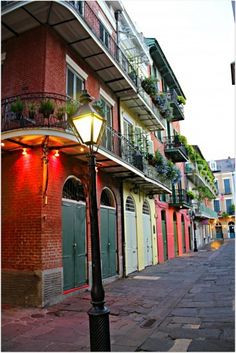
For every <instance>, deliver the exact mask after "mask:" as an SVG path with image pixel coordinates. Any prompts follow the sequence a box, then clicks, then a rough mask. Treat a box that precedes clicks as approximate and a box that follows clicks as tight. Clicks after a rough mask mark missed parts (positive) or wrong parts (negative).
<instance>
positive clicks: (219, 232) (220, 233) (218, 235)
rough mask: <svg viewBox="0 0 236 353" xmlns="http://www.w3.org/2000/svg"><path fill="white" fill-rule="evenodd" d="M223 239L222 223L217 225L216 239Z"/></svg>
mask: <svg viewBox="0 0 236 353" xmlns="http://www.w3.org/2000/svg"><path fill="white" fill-rule="evenodd" d="M222 238H223V231H222V225H221V223H220V222H219V223H216V239H222Z"/></svg>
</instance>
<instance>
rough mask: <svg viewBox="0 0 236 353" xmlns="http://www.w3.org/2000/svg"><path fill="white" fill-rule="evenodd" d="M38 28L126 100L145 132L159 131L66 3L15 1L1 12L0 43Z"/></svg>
mask: <svg viewBox="0 0 236 353" xmlns="http://www.w3.org/2000/svg"><path fill="white" fill-rule="evenodd" d="M22 3H24V4H22ZM20 6H21V7H20ZM40 25H47V26H49V27H51V28H53V29H54V30H55V31H56V32H57V33H58V34H59V36H60V37H61V38H63V40H64V41H65V42H66V43H67V45H68V46H70V47H71V48H72V49H74V50H75V52H77V53H78V54H79V56H80V58H81V59H82V60H84V61H85V62H86V63H87V64H88V65H89V66H90V67H91V68H92V69H93V70H94V71H95V72H96V74H97V75H98V76H99V77H100V78H101V79H102V80H103V81H104V82H105V83H106V85H107V86H108V87H110V89H111V90H112V91H113V92H114V94H115V95H116V96H117V97H120V98H124V99H125V100H126V99H127V97H128V98H129V100H128V101H127V102H126V103H127V104H128V106H133V108H132V109H133V110H134V112H135V113H136V114H137V115H138V116H139V117H140V120H141V121H142V122H143V123H144V125H145V126H146V127H147V128H148V129H150V130H152V131H155V130H159V129H161V130H163V125H162V124H161V123H160V121H159V120H158V119H157V118H156V117H155V115H154V114H152V113H151V111H150V109H149V108H148V107H147V106H145V105H144V104H143V101H142V100H141V99H140V98H139V97H138V95H137V88H136V87H135V84H134V82H133V81H132V80H131V79H130V77H129V76H128V74H127V73H125V72H124V70H123V69H122V68H121V67H120V65H119V63H118V62H117V60H116V59H115V57H114V56H115V55H114V56H112V55H111V54H110V53H109V51H107V50H106V48H105V47H104V43H102V42H101V41H100V40H99V39H98V38H97V37H96V36H95V35H94V33H93V32H92V30H91V29H90V28H89V26H88V25H87V24H86V23H85V21H84V20H83V17H82V16H80V15H79V14H78V13H77V12H76V10H75V9H73V7H72V6H71V5H70V4H69V3H67V2H63V4H62V3H57V2H50V1H40V2H38V1H33V2H28V3H25V2H20V1H19V2H16V5H15V10H14V11H12V12H10V11H9V12H8V13H7V10H5V11H3V12H2V41H4V40H7V39H10V38H11V37H14V36H19V35H20V34H22V33H24V32H26V31H28V30H31V29H33V28H35V27H37V26H40ZM114 50H115V49H114Z"/></svg>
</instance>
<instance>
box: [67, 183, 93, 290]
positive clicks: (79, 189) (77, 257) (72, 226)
mask: <svg viewBox="0 0 236 353" xmlns="http://www.w3.org/2000/svg"><path fill="white" fill-rule="evenodd" d="M62 238H63V247H62V251H63V253H62V260H63V288H64V290H69V289H73V288H77V287H80V286H82V285H84V284H86V283H88V276H87V244H86V204H85V196H84V192H83V186H82V185H81V183H80V181H79V180H77V179H76V178H70V179H68V180H67V181H66V183H65V185H64V188H63V198H62Z"/></svg>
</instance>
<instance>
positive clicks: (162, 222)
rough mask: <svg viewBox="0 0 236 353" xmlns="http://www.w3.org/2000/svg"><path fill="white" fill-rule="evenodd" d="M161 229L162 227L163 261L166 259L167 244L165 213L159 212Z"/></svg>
mask: <svg viewBox="0 0 236 353" xmlns="http://www.w3.org/2000/svg"><path fill="white" fill-rule="evenodd" d="M161 227H162V238H163V253H164V261H166V260H167V259H168V242H167V230H166V211H164V210H162V211H161Z"/></svg>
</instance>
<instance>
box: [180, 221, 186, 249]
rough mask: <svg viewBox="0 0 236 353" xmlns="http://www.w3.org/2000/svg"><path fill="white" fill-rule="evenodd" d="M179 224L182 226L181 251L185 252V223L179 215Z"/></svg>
mask: <svg viewBox="0 0 236 353" xmlns="http://www.w3.org/2000/svg"><path fill="white" fill-rule="evenodd" d="M181 226H182V251H183V253H184V252H186V239H185V223H184V216H183V215H181Z"/></svg>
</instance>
